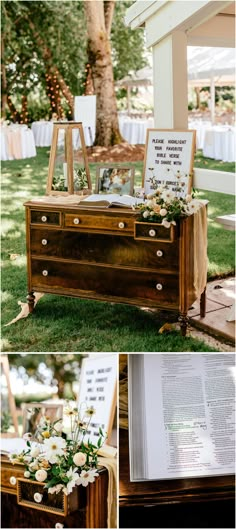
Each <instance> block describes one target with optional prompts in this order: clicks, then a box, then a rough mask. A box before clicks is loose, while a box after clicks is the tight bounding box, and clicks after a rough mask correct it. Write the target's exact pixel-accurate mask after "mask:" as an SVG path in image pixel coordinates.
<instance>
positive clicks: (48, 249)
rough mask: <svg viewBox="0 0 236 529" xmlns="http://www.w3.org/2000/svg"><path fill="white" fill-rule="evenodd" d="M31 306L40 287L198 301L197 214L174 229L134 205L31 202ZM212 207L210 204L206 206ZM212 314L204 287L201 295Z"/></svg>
mask: <svg viewBox="0 0 236 529" xmlns="http://www.w3.org/2000/svg"><path fill="white" fill-rule="evenodd" d="M25 206H26V224H27V259H28V290H29V294H28V303H29V307H30V311H31V312H32V311H33V308H34V300H35V298H34V292H35V291H38V292H45V293H51V294H61V295H66V296H75V297H81V298H87V299H95V300H102V301H111V302H117V303H129V304H133V305H139V306H146V307H154V308H162V309H166V310H173V311H178V312H179V314H180V325H181V332H182V334H183V335H185V334H186V327H187V312H188V309H189V308H190V306H191V305H192V303H193V302H194V301H195V299H196V294H195V287H196V285H195V284H194V283H195V279H194V260H195V259H196V245H195V244H194V242H193V221H194V216H193V215H191V216H190V217H188V218H186V219H184V220H183V221H182V222H181V224H180V226H179V227H178V228H177V227H172V229H171V230H169V229H166V228H164V227H163V226H161V225H150V224H149V223H139V222H137V219H138V217H137V213H136V212H135V211H133V210H131V209H128V208H115V207H112V208H103V209H101V208H98V207H95V206H87V207H85V206H83V205H78V206H74V205H58V204H56V205H54V204H53V205H52V204H47V202H46V201H45V203H44V202H40V203H37V202H33V201H31V202H27V203H26V204H25ZM204 207H205V206H204ZM201 294H202V295H201V315H202V316H204V314H205V285H204V288H203V290H202V292H201Z"/></svg>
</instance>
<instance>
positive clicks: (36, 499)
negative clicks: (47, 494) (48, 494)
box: [34, 492, 43, 503]
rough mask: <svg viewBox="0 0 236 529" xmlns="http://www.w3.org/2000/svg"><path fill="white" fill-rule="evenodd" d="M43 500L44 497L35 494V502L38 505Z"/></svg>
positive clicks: (37, 493)
mask: <svg viewBox="0 0 236 529" xmlns="http://www.w3.org/2000/svg"><path fill="white" fill-rule="evenodd" d="M42 499H43V495H42V494H39V492H35V494H34V501H36V503H41V501H42Z"/></svg>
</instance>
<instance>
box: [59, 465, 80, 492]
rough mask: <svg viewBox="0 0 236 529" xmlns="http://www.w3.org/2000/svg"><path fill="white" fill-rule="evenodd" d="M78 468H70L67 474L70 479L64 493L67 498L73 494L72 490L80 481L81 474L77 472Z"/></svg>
mask: <svg viewBox="0 0 236 529" xmlns="http://www.w3.org/2000/svg"><path fill="white" fill-rule="evenodd" d="M77 470H78V469H77V468H74V469H72V467H70V470H68V471H67V472H66V476H67V477H68V478H69V480H70V481H69V482H68V483H67V485H66V487H64V488H63V492H64V494H65V495H66V496H68V494H70V493H71V492H72V489H73V488H74V487H75V485H76V484H77V481H78V479H79V474H78V472H77Z"/></svg>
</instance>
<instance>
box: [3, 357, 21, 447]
mask: <svg viewBox="0 0 236 529" xmlns="http://www.w3.org/2000/svg"><path fill="white" fill-rule="evenodd" d="M0 361H1V368H2V372H3V373H4V375H5V377H6V382H7V391H8V402H9V408H10V414H11V418H12V422H13V426H14V430H15V432H14V434H11V433H4V434H1V436H2V437H12V436H13V437H16V436H18V435H19V431H18V421H17V413H16V403H15V399H14V396H13V394H12V391H11V383H10V368H9V361H8V356H7V355H1V357H0Z"/></svg>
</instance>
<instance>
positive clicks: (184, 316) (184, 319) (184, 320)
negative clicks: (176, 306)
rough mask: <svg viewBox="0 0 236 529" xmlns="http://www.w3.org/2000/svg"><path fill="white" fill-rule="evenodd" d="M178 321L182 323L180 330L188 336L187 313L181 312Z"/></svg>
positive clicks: (183, 334)
mask: <svg viewBox="0 0 236 529" xmlns="http://www.w3.org/2000/svg"><path fill="white" fill-rule="evenodd" d="M178 321H179V323H180V331H181V335H182V336H186V332H187V327H188V322H189V318H188V316H187V314H180V315H179V318H178Z"/></svg>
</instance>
